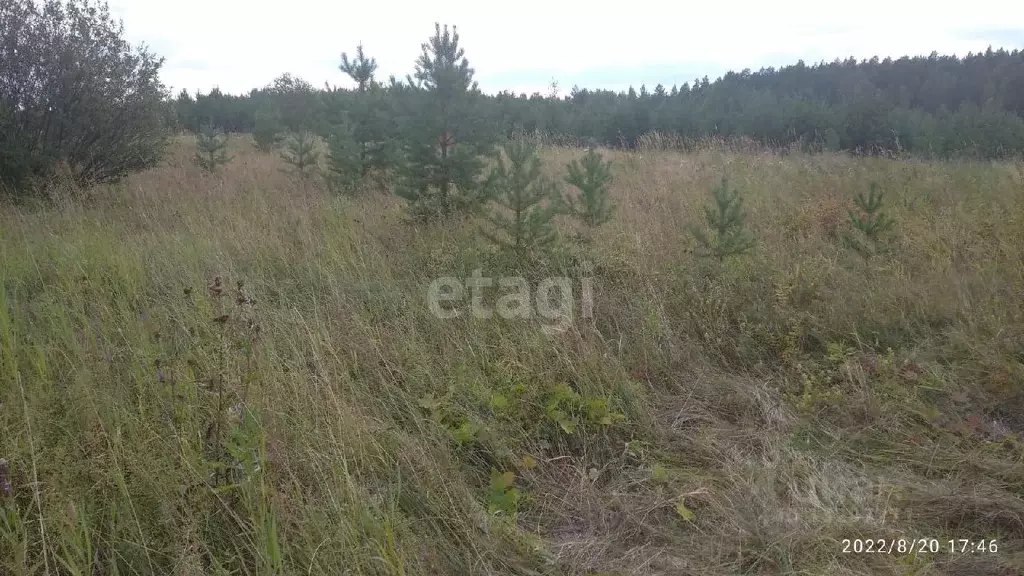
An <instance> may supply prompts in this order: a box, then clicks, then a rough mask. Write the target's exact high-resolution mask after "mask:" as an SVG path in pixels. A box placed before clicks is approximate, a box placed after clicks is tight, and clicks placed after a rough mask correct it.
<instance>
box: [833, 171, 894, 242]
mask: <svg viewBox="0 0 1024 576" xmlns="http://www.w3.org/2000/svg"><path fill="white" fill-rule="evenodd" d="M853 203H854V206H855V207H856V208H858V209H859V211H860V213H859V214H858V213H855V212H854V211H853V210H849V211H848V214H849V216H850V223H851V224H852V225H853V228H854V229H855V230H857V231H858V232H860V234H857V235H854V234H850V233H847V234H846V235H845V240H846V243H847V245H849V246H850V247H851V248H853V249H854V250H856V251H857V252H859V253H860V255H861V256H863V257H864V258H869V257H870V256H872V255H874V254H875V253H877V252H878V250H879V249H880V248H881V247H882V246H883V245H884V244H885V238H884V233H885V232H887V231H888V230H889V229H891V228H892V226H893V224H894V221H893V220H892V219H891V218H889V217H888V216H886V215H885V213H883V212H882V191H881V189H880V188H879V186H878V184H877V183H875V182H872V183H871V188H870V190H869V192H868V195H867V197H865V196H864V193H863V192H860V193H858V194H857V197H856V198H854V199H853Z"/></svg>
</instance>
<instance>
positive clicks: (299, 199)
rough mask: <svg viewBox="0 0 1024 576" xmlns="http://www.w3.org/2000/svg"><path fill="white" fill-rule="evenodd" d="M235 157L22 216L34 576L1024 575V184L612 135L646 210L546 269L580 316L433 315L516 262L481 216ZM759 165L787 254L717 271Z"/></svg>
mask: <svg viewBox="0 0 1024 576" xmlns="http://www.w3.org/2000/svg"><path fill="white" fill-rule="evenodd" d="M232 148H233V150H232V153H233V154H234V155H235V156H236V159H235V160H234V161H233V162H232V163H231V164H230V165H229V166H227V167H226V168H225V169H224V170H223V171H222V172H221V173H219V174H217V175H213V176H204V175H203V174H202V173H200V171H199V170H198V168H196V167H194V166H193V165H191V163H190V161H189V157H190V155H191V153H192V149H191V148H190V143H189V142H187V141H182V142H179V143H176V144H175V146H174V149H173V154H172V155H171V157H170V158H169V160H168V161H167V162H166V163H165V165H164V166H162V167H160V168H158V169H155V170H152V171H149V172H147V173H143V174H140V175H137V176H134V177H132V178H130V179H129V180H128V181H127V182H126V183H124V184H123V185H121V186H118V187H114V188H111V189H104V190H94V191H91V192H89V191H78V192H77V193H76V194H75V195H71V196H65V197H63V198H62V199H61V201H60V202H59V203H58V206H59V207H57V208H55V207H48V208H34V207H26V206H19V207H15V206H11V205H5V206H3V207H2V211H0V263H2V272H0V279H2V285H0V458H5V459H6V460H7V461H8V462H9V473H7V476H8V477H9V480H10V482H11V490H10V494H9V495H6V496H4V495H2V494H0V512H2V517H0V563H2V564H0V573H3V574H46V573H49V574H176V575H198V574H228V573H231V574H259V575H265V574H266V575H269V574H394V575H399V574H409V575H413V574H423V575H428V574H498V573H516V574H622V575H625V574H638V575H643V574H778V573H802V574H922V575H923V574H964V575H967V574H972V575H973V574H1020V573H1021V571H1020V568H1019V567H1020V566H1024V544H1022V543H1024V500H1022V498H1024V164H1021V163H1019V162H1018V163H993V164H989V163H958V164H938V163H914V162H896V161H892V160H886V159H880V158H873V159H855V158H852V157H849V156H845V155H825V156H803V155H787V156H776V155H771V154H760V153H754V152H745V153H737V152H730V151H727V150H723V149H720V148H708V149H706V150H704V151H701V152H698V153H694V154H689V155H680V154H678V153H674V152H667V151H656V150H647V151H643V152H640V153H632V154H630V153H623V152H620V153H615V152H609V153H608V154H609V155H610V157H611V158H613V159H614V162H615V164H614V169H615V177H616V181H615V184H614V190H613V195H614V200H615V202H616V203H617V204H618V210H617V212H616V216H615V217H614V218H613V220H612V221H611V222H610V223H609V224H607V225H606V226H604V227H603V228H601V229H600V230H599V232H598V233H597V234H596V235H595V237H594V238H593V239H592V241H591V242H590V243H589V244H585V243H583V242H581V241H579V240H576V239H574V236H573V233H572V231H571V230H568V229H566V230H565V231H564V234H563V242H562V249H561V250H560V252H559V253H558V254H556V256H554V257H552V258H551V259H550V260H545V261H538V262H536V263H534V264H533V265H532V266H531V267H530V268H529V270H528V272H529V273H528V274H527V275H526V276H527V279H528V281H529V284H530V286H531V287H535V286H537V285H538V283H539V282H540V281H541V280H542V279H543V278H545V277H549V276H568V277H570V278H571V279H572V284H573V286H574V287H575V289H576V290H577V294H581V293H582V287H583V285H584V282H585V281H586V282H590V283H591V286H592V289H593V296H594V301H593V314H592V318H577V320H576V321H575V322H574V323H573V325H572V327H571V328H570V329H568V330H565V331H562V332H558V331H550V330H548V331H545V330H542V328H543V327H544V326H545V325H547V324H550V321H548V320H546V319H544V318H534V319H530V320H504V319H501V318H498V317H493V318H491V319H486V320H485V319H476V318H473V317H472V316H471V315H469V314H463V315H462V316H461V317H460V318H455V319H439V318H437V317H435V316H434V315H433V314H432V313H431V311H430V310H429V308H428V305H427V301H426V294H427V289H428V286H429V285H430V283H431V282H432V281H433V280H434V279H436V278H439V277H444V276H454V277H457V278H467V277H469V276H470V275H471V273H472V271H473V270H474V269H478V268H479V269H482V271H483V273H484V275H488V276H491V277H495V278H497V277H501V276H514V275H516V270H514V269H513V268H512V267H511V265H510V264H509V263H508V262H507V261H505V260H504V259H502V258H501V257H499V256H497V255H494V254H491V253H490V252H489V251H488V249H487V246H486V245H485V244H483V243H482V242H481V241H480V240H479V238H478V236H477V234H476V229H475V227H474V226H473V225H471V224H469V223H466V224H454V223H453V224H448V225H431V226H414V225H411V224H407V223H405V222H403V218H404V211H403V206H402V204H401V203H400V202H398V201H397V200H395V199H394V198H391V197H389V196H387V195H384V194H368V195H366V196H364V197H360V198H356V199H346V198H339V197H332V196H331V195H329V194H328V193H327V192H326V191H325V190H324V189H323V187H322V186H321V185H320V184H319V183H317V182H314V181H301V180H297V179H295V178H293V177H291V176H289V175H287V174H285V173H283V172H282V171H281V168H282V165H281V163H280V162H279V160H278V159H277V158H276V156H273V155H269V154H260V153H257V152H254V151H253V149H252V145H251V143H249V142H248V141H246V140H243V139H241V138H239V139H236V140H234V141H233V142H232ZM580 156H582V151H580V150H574V149H566V148H555V149H547V150H545V152H544V158H545V162H546V166H547V169H548V170H549V171H550V172H552V174H553V175H555V174H556V172H559V171H561V170H563V166H564V165H565V163H566V162H568V161H569V160H570V159H572V158H577V157H580ZM723 174H728V176H729V178H730V181H731V182H732V183H733V184H734V185H735V186H736V187H737V188H738V189H740V190H741V191H742V192H743V195H744V197H745V201H744V206H745V208H746V210H747V211H748V213H749V216H748V219H747V220H748V224H749V226H750V228H751V230H753V231H754V232H755V233H756V235H757V238H758V245H757V247H756V248H755V250H754V251H753V252H751V253H749V254H747V255H744V256H740V257H737V258H733V259H727V260H725V261H723V262H719V261H717V260H715V259H704V258H700V257H698V256H696V255H695V254H694V249H695V248H696V246H695V242H694V239H693V235H692V234H691V232H690V230H689V227H690V226H692V225H698V224H700V223H701V221H702V220H701V219H702V208H701V206H704V205H707V204H708V203H709V202H710V201H711V198H710V194H709V191H710V190H711V188H712V187H713V186H714V185H715V184H717V183H718V182H719V181H720V180H721V178H722V176H723ZM871 182H877V183H878V184H879V185H880V186H881V188H882V189H883V190H884V191H885V192H886V196H885V204H886V211H887V213H888V214H889V215H891V216H892V217H893V218H894V219H895V220H896V226H895V229H894V237H895V241H894V243H893V245H892V247H891V248H890V250H889V251H888V252H887V253H884V254H880V255H877V256H875V257H872V258H870V259H864V258H862V257H861V256H860V255H859V254H857V253H856V252H854V251H852V250H850V249H848V248H845V247H844V244H843V242H842V238H843V236H844V234H846V233H847V232H849V231H851V230H852V227H851V225H850V222H849V220H848V216H847V213H846V211H847V209H848V208H850V207H852V199H853V197H854V196H855V195H856V194H857V193H858V192H866V191H867V190H868V188H869V186H870V183H871ZM65 192H69V191H68V190H66V191H65ZM563 224H564V223H563ZM565 225H566V226H568V224H565ZM584 262H589V271H588V268H587V267H586V266H584ZM218 279H219V280H218ZM498 294H499V291H498V290H497V289H491V291H490V292H488V295H487V298H488V300H489V301H493V300H494V298H495V297H496V296H497V295H498ZM468 305H469V296H468V292H467V296H466V298H465V300H464V301H463V303H462V304H461V306H462V307H468ZM580 306H581V302H580V301H579V300H578V299H577V301H576V302H575V309H576V311H577V313H578V312H579V310H580ZM509 473H511V474H509ZM0 474H2V473H0ZM856 538H861V539H868V538H871V539H893V538H906V539H908V540H909V539H914V540H916V539H921V538H927V539H937V540H938V548H939V551H938V552H935V553H932V552H931V551H925V552H923V553H919V554H910V553H909V552H908V553H900V552H899V551H898V550H894V551H893V552H892V553H882V554H878V553H852V552H851V553H844V551H843V550H844V545H843V540H844V539H856ZM954 538H955V539H960V538H964V539H970V540H971V541H972V542H977V541H979V540H982V539H984V540H985V541H986V543H988V542H990V541H995V542H996V545H997V551H996V552H991V551H988V550H986V551H984V552H981V551H978V552H975V553H970V552H967V553H961V552H959V544H957V548H958V550H957V551H956V552H951V551H950V545H949V543H948V540H949V539H954ZM986 547H987V546H986ZM926 548H927V546H926Z"/></svg>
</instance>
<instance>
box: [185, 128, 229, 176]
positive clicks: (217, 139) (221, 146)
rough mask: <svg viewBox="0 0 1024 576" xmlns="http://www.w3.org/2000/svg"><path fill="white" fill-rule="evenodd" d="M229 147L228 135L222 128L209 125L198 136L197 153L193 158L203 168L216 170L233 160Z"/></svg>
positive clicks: (209, 170)
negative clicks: (216, 128)
mask: <svg viewBox="0 0 1024 576" xmlns="http://www.w3.org/2000/svg"><path fill="white" fill-rule="evenodd" d="M227 148H228V137H227V136H226V135H224V133H223V132H221V131H220V130H214V129H213V127H212V126H207V127H206V128H204V129H203V131H202V132H200V133H199V134H198V135H197V136H196V155H195V157H194V158H193V159H194V161H195V163H196V164H198V165H199V167H200V168H202V169H203V170H205V171H207V172H215V171H216V170H217V168H218V167H219V166H223V165H224V164H227V163H228V162H230V161H231V158H229V157H228V150H227Z"/></svg>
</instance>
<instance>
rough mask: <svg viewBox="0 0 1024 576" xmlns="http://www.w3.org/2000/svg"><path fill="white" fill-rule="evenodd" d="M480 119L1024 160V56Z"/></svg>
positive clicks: (829, 69) (575, 130)
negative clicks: (1014, 157) (1010, 157)
mask: <svg viewBox="0 0 1024 576" xmlns="http://www.w3.org/2000/svg"><path fill="white" fill-rule="evenodd" d="M409 96H410V89H409V83H408V82H407V81H398V80H396V79H395V78H394V77H392V78H391V79H390V82H387V83H383V84H379V83H376V82H373V83H372V85H371V86H363V88H362V89H361V90H360V89H356V90H345V89H337V88H331V87H324V88H323V89H316V88H314V87H313V86H311V85H309V84H308V83H306V82H303V81H302V80H299V79H296V78H293V77H291V76H289V75H285V76H282V77H280V78H278V79H277V80H276V81H275V82H274V83H273V84H272V85H270V86H266V87H264V88H260V89H254V90H252V91H251V92H250V93H249V94H247V95H242V96H233V95H226V94H223V93H221V92H219V91H217V90H214V91H213V92H211V93H209V94H199V95H196V96H195V97H193V96H191V95H189V94H187V93H184V92H183V93H182V94H181V95H180V96H179V97H178V99H177V100H176V102H175V109H176V111H177V117H178V122H179V125H180V127H181V128H185V129H189V130H197V129H198V128H199V126H200V125H201V124H203V123H212V124H213V125H214V126H216V127H219V128H222V129H224V130H226V131H233V132H251V131H253V130H254V129H255V128H256V125H257V120H258V118H259V117H260V114H261V111H262V113H263V114H265V115H267V116H273V117H275V118H276V119H277V120H278V121H279V122H280V127H281V129H284V130H291V131H297V130H304V129H308V130H312V131H315V132H320V133H324V132H325V131H326V130H327V128H326V127H328V126H331V125H332V124H334V123H336V122H337V121H339V120H340V119H341V118H343V117H344V116H345V115H346V114H347V113H348V112H349V111H353V110H360V109H365V108H366V106H368V105H370V106H371V107H373V108H374V109H375V110H377V111H378V113H380V114H383V115H385V116H386V115H389V114H398V115H400V110H401V109H402V107H403V106H405V108H408V107H409V105H410V104H409V102H408V100H409ZM371 99H372V100H373V102H372V104H367V103H366V102H367V100H371ZM476 113H477V114H478V120H480V121H481V122H484V123H486V124H488V125H490V126H491V127H492V128H493V129H494V130H496V131H497V132H499V133H505V134H511V133H512V132H513V131H514V130H516V129H522V130H525V131H527V132H535V131H536V132H541V133H545V134H551V135H558V136H564V137H569V138H575V139H578V140H580V141H593V142H597V143H600V144H603V145H606V146H622V147H633V146H635V145H636V143H637V141H638V139H639V138H640V137H641V136H642V135H644V134H646V133H649V132H655V131H656V132H661V133H665V134H674V135H678V136H679V137H681V139H682V140H683V141H684V142H686V141H698V140H700V139H703V138H706V137H708V136H717V137H725V138H732V137H748V138H752V139H754V140H757V141H760V142H764V143H766V144H769V145H772V146H791V145H798V146H800V147H802V148H803V149H807V150H822V149H829V150H851V151H862V152H876V151H880V150H886V151H906V152H911V153H917V154H925V155H935V156H940V157H945V156H954V155H963V156H972V157H983V158H994V157H1002V156H1008V155H1017V154H1020V153H1021V152H1022V151H1024V120H1022V116H1024V52H1021V51H1019V50H1013V51H1012V52H1009V51H1006V50H1003V49H1000V50H995V51H994V50H991V49H989V50H988V51H986V52H984V53H979V54H969V55H967V56H966V57H962V58H959V57H956V56H939V55H937V54H935V53H933V54H932V55H931V56H928V57H915V58H909V57H904V58H900V59H897V60H892V59H889V58H886V59H884V60H879V59H878V58H873V59H871V60H867V61H860V62H858V61H856V60H854V59H852V58H851V59H847V60H845V61H840V60H836V61H834V62H831V63H820V64H817V65H812V66H808V65H806V64H804V63H803V62H802V61H801V62H798V63H797V64H795V65H792V66H786V67H783V68H779V69H774V68H766V69H762V70H759V71H757V72H751V71H749V70H744V71H742V72H729V73H728V74H726V75H724V76H723V77H721V78H719V79H718V80H716V81H710V80H709V79H708V78H707V77H705V78H703V79H697V80H694V81H693V82H692V83H691V82H684V83H683V84H682V85H673V86H672V87H671V88H666V87H665V86H663V85H660V84H659V85H658V86H655V87H654V88H653V89H648V87H646V86H641V87H640V89H639V90H635V89H633V88H630V89H629V90H628V91H626V92H619V93H616V92H612V91H607V90H588V89H586V88H579V87H573V88H572V90H571V92H570V93H569V94H566V95H564V96H562V97H556V96H554V95H553V94H552V95H542V94H539V93H534V94H532V95H526V94H512V93H510V92H502V93H499V94H497V95H484V96H483V98H482V100H481V102H480V105H479V106H478V107H477V111H476ZM323 135H324V136H327V134H326V133H324V134H323Z"/></svg>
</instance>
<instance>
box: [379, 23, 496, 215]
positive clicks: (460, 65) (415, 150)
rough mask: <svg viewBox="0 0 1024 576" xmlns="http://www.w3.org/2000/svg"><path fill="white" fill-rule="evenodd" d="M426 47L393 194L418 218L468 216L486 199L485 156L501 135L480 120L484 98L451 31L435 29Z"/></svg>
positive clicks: (406, 103)
mask: <svg viewBox="0 0 1024 576" xmlns="http://www.w3.org/2000/svg"><path fill="white" fill-rule="evenodd" d="M434 30H435V33H434V36H433V37H432V38H431V39H430V40H429V41H428V42H426V43H424V44H423V45H422V48H423V53H422V54H421V55H420V57H419V59H418V60H417V61H416V71H415V74H414V75H413V77H407V81H408V83H409V84H410V86H411V88H412V89H411V90H410V91H409V92H408V93H407V94H404V95H403V96H404V97H403V98H402V99H401V101H402V105H403V106H402V107H403V108H404V110H403V114H402V118H401V139H402V155H403V159H402V163H401V166H400V168H399V170H398V182H397V183H396V186H395V193H396V194H397V195H398V196H399V197H401V198H403V199H405V200H406V201H407V202H408V203H409V210H410V213H411V214H412V215H413V216H414V217H415V218H417V219H421V220H423V219H429V218H431V217H436V216H447V215H451V214H455V213H463V214H464V213H467V212H470V211H472V210H473V209H475V208H477V207H479V205H480V204H481V202H482V201H483V199H484V194H483V186H482V182H481V179H480V174H481V172H482V170H483V168H484V160H483V158H482V156H483V155H485V154H488V153H490V152H491V151H492V150H493V144H494V142H495V140H496V136H497V134H496V133H495V130H493V129H492V128H491V126H489V125H487V124H486V123H485V122H483V121H482V119H481V114H480V113H481V110H480V100H481V93H480V90H479V88H478V87H477V84H476V82H474V81H473V69H472V68H470V67H469V61H468V60H467V59H466V57H465V51H464V50H463V49H462V48H460V47H459V34H458V32H457V29H456V28H455V27H454V26H453V27H452V30H451V32H449V30H448V26H447V25H446V26H445V27H444V29H443V30H442V29H441V25H440V24H435V26H434Z"/></svg>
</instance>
